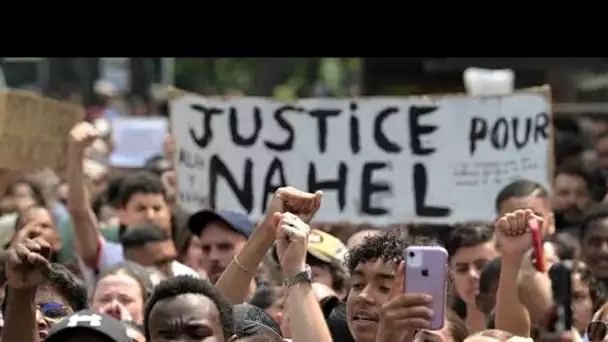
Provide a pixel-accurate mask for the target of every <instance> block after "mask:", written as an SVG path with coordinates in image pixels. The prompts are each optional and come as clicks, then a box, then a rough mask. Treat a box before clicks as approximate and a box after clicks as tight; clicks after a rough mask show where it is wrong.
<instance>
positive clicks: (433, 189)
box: [171, 87, 551, 225]
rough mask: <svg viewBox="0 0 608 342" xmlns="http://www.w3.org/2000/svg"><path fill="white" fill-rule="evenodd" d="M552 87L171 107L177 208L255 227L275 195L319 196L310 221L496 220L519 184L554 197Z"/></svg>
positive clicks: (184, 98)
mask: <svg viewBox="0 0 608 342" xmlns="http://www.w3.org/2000/svg"><path fill="white" fill-rule="evenodd" d="M550 112H551V100H550V90H549V88H548V87H542V88H535V89H530V90H524V91H517V92H514V93H512V94H508V95H501V96H485V97H471V96H467V95H465V94H457V95H442V96H433V97H400V98H399V97H370V98H358V99H326V98H311V99H302V100H299V101H296V102H294V103H281V102H277V101H274V100H271V99H263V98H252V97H245V98H236V99H225V100H222V99H209V98H205V97H201V96H198V95H195V94H182V95H181V96H179V97H176V98H174V99H173V100H172V101H171V125H172V130H173V133H174V136H175V142H176V147H177V150H176V151H177V152H176V160H175V166H176V171H177V175H178V186H179V191H180V201H181V204H182V205H183V206H184V207H185V208H186V209H187V210H190V211H194V210H199V209H200V208H203V207H208V208H214V209H231V210H237V211H242V212H244V213H247V214H249V215H250V217H251V218H252V219H254V220H255V219H260V218H261V217H262V215H263V213H264V211H265V209H266V207H267V203H268V201H269V200H270V198H271V197H272V192H273V191H274V190H275V189H276V188H277V187H279V186H283V185H290V186H294V187H297V188H300V189H303V190H306V191H311V192H313V191H315V190H318V189H320V190H323V191H324V197H323V204H322V206H321V210H320V211H319V213H318V216H317V217H316V218H315V221H318V222H337V221H350V222H353V223H364V222H367V223H371V224H379V225H386V224H392V223H408V222H417V223H422V222H424V223H437V224H449V223H455V222H462V221H466V220H492V219H494V218H495V215H496V213H495V208H494V199H495V197H496V195H497V193H498V192H499V191H500V189H501V188H502V187H503V186H505V185H506V184H508V183H509V182H511V181H513V180H516V179H520V178H525V179H529V180H533V181H537V182H539V183H541V184H542V185H544V186H549V184H550V181H549V169H550V168H551V164H550V162H549V157H550V156H549V153H550V145H551V113H550Z"/></svg>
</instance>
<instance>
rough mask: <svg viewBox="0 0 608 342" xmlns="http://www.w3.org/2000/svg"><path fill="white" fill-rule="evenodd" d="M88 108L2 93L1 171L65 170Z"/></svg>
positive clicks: (12, 92)
mask: <svg viewBox="0 0 608 342" xmlns="http://www.w3.org/2000/svg"><path fill="white" fill-rule="evenodd" d="M83 118H84V109H83V108H81V107H79V106H77V105H75V104H72V103H68V102H62V101H56V100H53V99H50V98H46V97H42V96H39V95H36V94H34V93H30V92H24V91H2V92H0V168H7V169H12V170H26V169H34V168H39V167H49V168H52V169H54V170H56V171H58V172H62V171H63V170H64V169H65V166H66V162H67V143H68V137H69V132H70V130H71V129H72V127H73V126H74V125H75V124H76V123H78V122H80V121H81V120H82V119H83Z"/></svg>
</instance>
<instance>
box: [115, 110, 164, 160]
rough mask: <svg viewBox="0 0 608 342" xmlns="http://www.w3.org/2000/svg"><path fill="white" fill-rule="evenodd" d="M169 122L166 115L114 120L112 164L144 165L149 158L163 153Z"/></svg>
mask: <svg viewBox="0 0 608 342" xmlns="http://www.w3.org/2000/svg"><path fill="white" fill-rule="evenodd" d="M168 126H169V122H168V120H167V118H164V117H145V118H138V117H126V118H116V119H114V120H112V140H113V141H114V150H113V151H112V154H111V155H110V165H112V166H114V167H124V168H140V167H144V165H145V163H146V161H147V160H148V159H149V158H152V157H155V156H159V155H161V156H162V155H163V154H164V151H163V139H164V138H165V134H167V129H168Z"/></svg>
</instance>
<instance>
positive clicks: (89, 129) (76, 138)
mask: <svg viewBox="0 0 608 342" xmlns="http://www.w3.org/2000/svg"><path fill="white" fill-rule="evenodd" d="M97 137H98V135H97V130H96V129H95V127H93V125H91V124H90V123H88V122H80V123H78V124H76V126H74V128H72V130H71V131H70V149H72V151H74V152H79V153H82V152H84V150H85V149H86V148H87V147H89V146H91V145H92V144H93V142H94V141H95V140H96V139H97Z"/></svg>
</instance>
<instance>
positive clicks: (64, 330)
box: [44, 310, 130, 342]
mask: <svg viewBox="0 0 608 342" xmlns="http://www.w3.org/2000/svg"><path fill="white" fill-rule="evenodd" d="M77 332H80V333H81V334H87V335H91V334H93V335H97V336H100V337H103V338H104V339H106V340H107V341H113V342H130V340H129V338H128V337H127V327H126V326H125V325H124V324H123V323H122V322H121V321H119V320H117V319H114V318H112V317H110V316H108V315H105V314H100V313H95V312H92V311H90V310H82V311H78V312H76V313H74V314H72V315H70V316H68V317H66V318H64V319H63V320H61V322H59V323H57V324H56V325H55V326H54V327H53V329H51V331H50V332H49V335H48V337H47V338H46V339H45V340H44V342H61V341H64V340H65V339H66V338H68V337H71V336H73V334H75V333H77Z"/></svg>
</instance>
